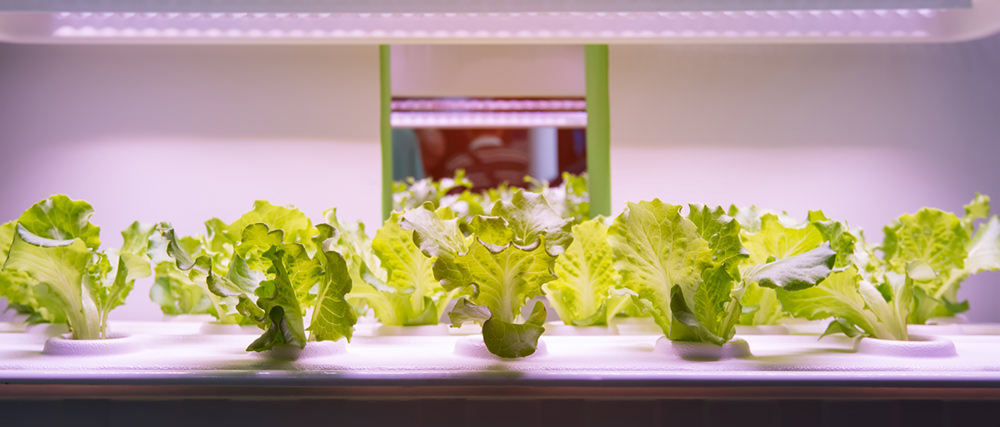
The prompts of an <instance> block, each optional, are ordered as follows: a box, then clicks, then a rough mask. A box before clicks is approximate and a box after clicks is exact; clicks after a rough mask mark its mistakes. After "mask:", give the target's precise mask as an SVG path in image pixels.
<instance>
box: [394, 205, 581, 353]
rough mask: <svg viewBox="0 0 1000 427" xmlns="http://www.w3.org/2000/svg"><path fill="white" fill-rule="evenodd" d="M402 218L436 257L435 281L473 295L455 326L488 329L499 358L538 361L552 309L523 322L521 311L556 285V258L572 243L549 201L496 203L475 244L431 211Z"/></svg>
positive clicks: (462, 304)
mask: <svg viewBox="0 0 1000 427" xmlns="http://www.w3.org/2000/svg"><path fill="white" fill-rule="evenodd" d="M402 219H403V225H404V227H406V228H408V229H412V230H413V231H414V242H415V243H417V245H418V246H419V247H420V249H421V250H422V251H423V253H424V254H425V255H426V256H428V257H435V261H434V267H433V270H434V277H435V278H437V279H438V280H440V281H441V284H442V285H443V286H444V287H445V289H449V290H452V289H463V288H465V289H468V292H470V293H471V295H470V296H467V297H465V298H463V299H460V300H459V301H458V303H457V304H456V306H455V309H454V310H453V311H452V313H450V317H451V320H452V324H453V326H457V325H460V324H461V323H463V322H465V321H470V320H471V321H479V322H482V324H483V340H484V341H485V343H486V347H487V349H489V351H490V352H491V353H493V354H496V355H497V356H500V357H525V356H529V355H531V354H534V352H535V349H536V348H537V345H538V338H539V337H540V336H541V334H542V333H543V332H544V331H545V328H544V327H543V324H544V322H545V317H546V313H545V306H544V305H543V304H542V303H541V302H538V303H536V305H535V306H534V308H533V309H532V310H531V314H530V315H529V316H528V317H527V319H524V321H523V322H521V313H522V308H523V307H524V305H525V303H526V302H527V301H528V300H529V299H531V298H533V297H536V296H539V295H541V292H542V289H541V287H542V284H544V283H545V282H548V281H551V280H553V279H554V278H555V276H554V275H553V274H552V267H553V264H554V262H555V258H556V256H557V255H558V254H560V253H562V252H563V250H564V249H565V247H566V245H568V244H570V242H571V241H572V235H571V234H570V219H568V218H563V217H561V216H560V215H559V214H558V213H557V212H556V211H555V210H554V209H552V207H551V206H550V205H549V204H548V202H547V201H546V200H545V198H544V196H542V195H540V194H537V193H530V192H525V191H517V192H515V193H514V195H513V197H512V198H511V200H510V201H499V202H497V203H496V204H495V205H494V206H493V210H492V211H491V216H477V217H475V218H473V219H472V221H471V223H470V224H469V229H470V230H471V234H470V235H469V236H468V237H466V236H465V235H464V234H463V233H462V231H461V230H460V228H459V222H458V220H457V219H455V218H453V217H452V214H451V213H450V212H449V211H447V210H439V211H437V212H435V211H432V210H431V206H429V205H424V206H423V207H421V208H418V209H413V210H410V211H407V212H405V213H403V216H402Z"/></svg>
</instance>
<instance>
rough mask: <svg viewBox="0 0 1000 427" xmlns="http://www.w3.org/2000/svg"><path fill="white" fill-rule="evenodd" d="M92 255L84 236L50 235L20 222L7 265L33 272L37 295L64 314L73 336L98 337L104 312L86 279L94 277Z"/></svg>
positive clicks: (45, 304)
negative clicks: (62, 237) (36, 232)
mask: <svg viewBox="0 0 1000 427" xmlns="http://www.w3.org/2000/svg"><path fill="white" fill-rule="evenodd" d="M92 259H94V257H93V254H92V253H91V251H90V249H89V248H87V245H86V243H84V241H83V240H82V239H71V240H53V239H48V238H44V237H40V236H36V235H34V234H32V233H31V232H30V231H28V230H27V229H26V228H24V227H22V226H20V225H18V226H17V233H16V234H15V235H14V241H13V242H12V243H11V246H10V253H9V254H8V256H7V261H6V262H5V263H4V266H3V268H4V270H15V271H21V272H24V273H26V274H28V275H30V276H31V278H32V279H33V281H32V282H30V283H31V286H32V290H36V289H37V292H33V296H34V297H35V298H41V299H44V301H41V303H42V304H41V305H42V306H44V307H47V308H51V309H52V310H54V311H58V312H59V313H61V315H62V316H64V317H63V318H64V319H66V322H67V324H68V325H69V328H70V331H71V332H72V333H73V338H76V339H96V338H100V337H101V325H100V319H101V315H100V313H99V312H98V310H97V304H96V303H95V301H94V297H93V296H91V295H90V292H89V291H88V290H87V289H86V288H87V283H86V282H87V281H90V280H94V278H91V277H88V267H90V263H91V260H92Z"/></svg>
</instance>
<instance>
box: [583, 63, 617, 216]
mask: <svg viewBox="0 0 1000 427" xmlns="http://www.w3.org/2000/svg"><path fill="white" fill-rule="evenodd" d="M584 49H585V50H584V57H585V59H584V62H585V63H586V65H585V66H584V69H585V70H586V80H587V191H588V192H590V216H597V215H604V216H611V109H610V108H609V103H608V46H607V45H587V46H586V47H584Z"/></svg>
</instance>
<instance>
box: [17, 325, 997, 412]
mask: <svg viewBox="0 0 1000 427" xmlns="http://www.w3.org/2000/svg"><path fill="white" fill-rule="evenodd" d="M112 328H113V329H114V331H115V332H116V333H119V334H129V335H131V336H132V338H133V339H134V340H137V341H138V343H139V344H140V346H141V349H140V350H138V351H136V352H132V353H127V354H119V355H99V356H56V355H46V354H42V348H43V346H44V343H45V341H46V339H47V336H46V334H45V333H44V328H29V331H28V332H24V333H19V332H4V333H0V396H8V397H9V396H12V395H13V396H29V395H49V394H52V393H55V394H67V393H68V394H71V395H72V394H75V393H76V392H74V391H72V390H73V389H72V388H66V387H63V388H58V387H53V386H60V385H61V386H78V387H79V386H83V387H84V389H85V390H86V391H85V392H84V394H87V393H89V394H95V393H97V394H100V393H106V392H111V394H114V392H112V389H114V388H115V387H118V389H117V390H118V392H119V393H123V394H124V395H131V393H140V394H141V393H152V394H158V392H157V390H158V389H159V390H160V391H162V390H167V389H169V390H171V392H170V393H177V394H183V395H189V394H190V393H201V394H213V393H223V392H224V393H231V392H232V391H233V390H235V389H238V390H243V392H246V393H255V392H259V391H260V390H263V389H268V390H272V391H273V389H274V388H280V389H281V390H284V391H282V392H281V393H288V392H290V391H289V390H292V392H293V393H294V390H297V389H298V390H305V389H313V390H314V389H319V390H323V394H324V395H329V394H331V393H332V394H338V393H341V394H351V395H358V393H360V394H366V393H367V394H372V393H374V394H377V395H380V396H386V395H388V396H392V397H403V396H413V395H420V396H427V395H434V394H435V393H436V392H441V393H443V394H455V393H458V394H463V395H464V394H466V393H473V394H476V393H482V394H486V395H498V394H507V393H510V392H511V390H512V389H511V387H514V388H518V387H520V388H522V389H525V390H534V391H535V392H538V393H541V394H542V395H545V394H546V393H549V392H551V393H554V394H568V395H580V394H584V395H590V394H593V393H594V391H595V390H611V389H614V390H618V391H619V392H621V391H622V390H624V392H625V393H626V394H628V392H629V391H632V392H638V391H640V390H644V391H643V392H641V393H639V394H643V395H650V394H651V395H656V396H664V395H683V396H690V397H695V395H697V394H704V395H711V396H718V395H728V396H734V395H735V396H744V397H768V396H771V397H774V396H779V395H782V396H790V397H807V396H828V395H831V394H833V395H846V396H854V397H857V396H859V395H863V394H859V393H867V394H868V395H877V396H884V397H891V396H897V395H905V396H913V395H918V396H922V397H929V396H939V395H940V396H958V394H956V393H959V394H961V393H965V394H964V395H966V396H983V395H984V393H985V394H987V395H991V396H993V395H998V396H1000V357H998V356H1000V325H973V324H970V325H945V326H940V327H933V326H922V327H919V329H920V330H919V332H920V333H922V334H924V335H928V334H930V335H935V336H938V337H941V338H944V339H947V340H950V341H952V342H953V343H954V345H955V348H956V350H957V356H953V357H912V356H902V357H890V356H878V355H869V354H862V353H858V352H856V351H855V350H854V345H855V341H854V340H853V339H848V338H846V337H843V336H831V337H826V338H824V339H822V340H818V339H817V336H816V335H809V334H801V335H796V334H789V335H743V336H742V338H743V339H745V340H746V341H747V342H748V343H749V345H750V349H751V352H752V353H753V356H752V357H749V358H744V359H731V360H721V361H711V362H698V361H687V360H682V359H681V358H679V357H677V356H675V355H673V354H669V353H664V352H657V351H654V348H655V343H656V341H657V339H658V338H659V337H658V336H657V335H599V336H550V335H545V336H543V337H542V340H543V341H544V342H545V347H546V353H545V354H537V355H533V356H530V357H527V358H524V359H519V360H506V359H499V358H495V357H492V356H488V355H487V356H466V355H459V354H456V353H455V351H454V349H455V345H456V343H457V342H458V341H459V340H463V339H464V340H470V339H474V338H470V337H469V336H456V335H439V336H373V334H372V333H371V330H372V326H371V325H364V324H362V325H359V327H358V331H357V333H356V335H355V337H354V338H353V339H352V340H351V342H350V343H349V344H347V345H346V348H345V349H344V350H343V351H342V352H340V353H337V354H331V355H325V356H314V357H303V358H300V359H298V360H292V361H289V360H279V359H275V358H272V357H268V356H267V355H262V354H255V353H248V352H246V351H245V350H244V349H245V348H246V346H247V345H248V344H249V343H250V342H251V341H253V340H254V339H255V338H256V335H248V334H242V335H240V334H236V335H204V334H200V333H199V329H200V324H199V323H195V322H118V323H113V324H112ZM5 329H6V330H12V329H16V327H11V326H9V325H8V326H7V327H6V328H0V330H5ZM963 331H964V332H963ZM985 334H992V335H985ZM310 345H314V344H310ZM102 387H103V389H102ZM456 387H457V388H456ZM376 389H377V390H379V391H372V390H376ZM68 390H69V391H68ZM546 390H548V391H546ZM241 393H242V392H241ZM644 393H645V394H644ZM691 393H694V395H692V394H691ZM991 393H992V394H991ZM168 394H169V393H168Z"/></svg>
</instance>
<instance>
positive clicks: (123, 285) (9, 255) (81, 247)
mask: <svg viewBox="0 0 1000 427" xmlns="http://www.w3.org/2000/svg"><path fill="white" fill-rule="evenodd" d="M92 214H93V208H91V206H90V204H88V203H87V202H84V201H73V200H70V199H69V198H68V197H66V196H63V195H57V196H52V197H49V198H48V199H46V200H43V201H41V202H38V203H36V204H35V205H34V206H32V207H31V208H30V209H28V210H27V211H25V212H24V214H22V215H21V217H20V218H18V220H17V221H15V222H11V223H7V224H4V225H3V226H2V227H0V238H2V245H3V251H2V254H3V255H4V258H5V260H4V263H3V270H2V271H0V296H3V297H6V298H8V300H9V301H10V303H11V304H12V305H14V306H15V307H19V308H21V310H22V311H25V312H28V313H30V317H29V320H30V321H37V322H41V321H44V322H52V323H65V324H67V325H68V326H69V330H70V332H71V333H72V336H73V338H74V339H81V340H89V339H101V338H107V337H108V333H107V323H108V314H109V313H110V312H111V310H112V309H114V308H115V307H117V306H119V305H121V304H123V303H124V302H125V297H126V296H128V293H129V292H130V291H131V290H132V287H133V285H134V283H135V279H136V278H139V277H146V276H149V274H150V270H149V262H148V260H147V258H146V257H145V253H146V249H147V247H148V245H149V237H150V235H152V233H153V227H152V226H144V225H141V224H139V223H137V222H136V223H133V224H132V225H131V226H129V228H127V229H126V230H124V231H122V237H123V238H124V244H123V245H122V247H121V248H120V249H119V250H111V251H100V250H98V247H99V246H100V239H99V235H100V229H99V228H98V227H97V226H95V225H93V224H91V223H90V216H91V215H92ZM7 245H9V246H7Z"/></svg>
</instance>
